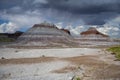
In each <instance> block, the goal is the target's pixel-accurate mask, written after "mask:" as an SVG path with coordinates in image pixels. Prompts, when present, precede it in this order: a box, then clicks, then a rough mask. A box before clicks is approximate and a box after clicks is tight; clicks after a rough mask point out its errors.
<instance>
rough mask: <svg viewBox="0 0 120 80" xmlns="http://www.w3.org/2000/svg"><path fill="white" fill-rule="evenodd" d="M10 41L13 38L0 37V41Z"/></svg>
mask: <svg viewBox="0 0 120 80" xmlns="http://www.w3.org/2000/svg"><path fill="white" fill-rule="evenodd" d="M12 41H14V39H12V38H6V37H5V38H0V42H12Z"/></svg>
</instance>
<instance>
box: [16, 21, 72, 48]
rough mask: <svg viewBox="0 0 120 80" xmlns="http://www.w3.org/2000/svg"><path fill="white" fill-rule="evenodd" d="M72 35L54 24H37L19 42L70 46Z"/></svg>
mask: <svg viewBox="0 0 120 80" xmlns="http://www.w3.org/2000/svg"><path fill="white" fill-rule="evenodd" d="M71 41H72V38H71V36H70V35H69V34H68V33H66V32H65V31H63V30H60V29H58V28H57V27H56V25H54V24H49V23H41V24H35V25H34V26H33V27H32V28H30V29H29V30H28V31H27V32H25V33H24V34H23V35H21V36H20V37H19V38H18V40H17V43H19V45H20V46H47V47H48V46H50V47H52V46H68V45H71V44H72V42H71Z"/></svg>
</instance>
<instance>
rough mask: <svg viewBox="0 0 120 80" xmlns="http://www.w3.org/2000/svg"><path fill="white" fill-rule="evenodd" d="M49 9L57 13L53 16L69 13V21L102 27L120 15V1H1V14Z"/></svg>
mask: <svg viewBox="0 0 120 80" xmlns="http://www.w3.org/2000/svg"><path fill="white" fill-rule="evenodd" d="M49 9H53V10H54V11H56V12H57V14H55V12H54V11H53V12H52V14H53V15H54V14H55V15H58V16H61V17H62V16H63V15H64V13H65V15H66V13H68V16H67V15H66V17H68V18H69V20H70V18H71V19H73V18H74V20H75V18H76V20H78V19H82V20H83V21H84V22H85V23H86V24H99V25H100V24H104V23H105V21H106V20H109V19H111V18H114V17H116V16H117V15H118V14H119V13H120V10H119V9H120V0H0V12H2V11H6V12H7V13H11V14H23V13H24V12H26V11H34V10H38V11H40V12H44V11H46V10H49ZM111 12H112V13H111ZM103 13H104V14H103ZM61 14H62V15H61ZM109 14H110V15H109ZM69 15H71V16H69ZM53 18H54V17H53Z"/></svg>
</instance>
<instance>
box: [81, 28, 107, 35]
mask: <svg viewBox="0 0 120 80" xmlns="http://www.w3.org/2000/svg"><path fill="white" fill-rule="evenodd" d="M91 34H93V35H96V36H97V35H101V36H102V37H109V36H108V35H105V34H103V33H100V32H99V31H97V29H96V28H94V27H90V28H89V29H88V30H87V31H85V32H82V33H81V35H91Z"/></svg>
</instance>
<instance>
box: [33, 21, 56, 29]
mask: <svg viewBox="0 0 120 80" xmlns="http://www.w3.org/2000/svg"><path fill="white" fill-rule="evenodd" d="M33 27H47V28H57V27H56V25H54V24H52V23H46V22H44V23H40V24H35V25H34V26H33Z"/></svg>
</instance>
